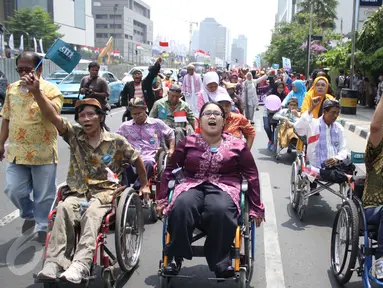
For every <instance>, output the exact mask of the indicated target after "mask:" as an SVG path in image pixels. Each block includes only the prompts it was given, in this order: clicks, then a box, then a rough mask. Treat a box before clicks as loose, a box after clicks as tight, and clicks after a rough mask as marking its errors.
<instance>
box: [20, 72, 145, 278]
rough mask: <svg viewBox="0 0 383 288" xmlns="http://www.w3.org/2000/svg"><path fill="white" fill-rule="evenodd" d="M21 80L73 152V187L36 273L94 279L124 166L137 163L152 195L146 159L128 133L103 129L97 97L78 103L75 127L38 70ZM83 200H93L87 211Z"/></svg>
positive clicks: (61, 206) (61, 205)
mask: <svg viewBox="0 0 383 288" xmlns="http://www.w3.org/2000/svg"><path fill="white" fill-rule="evenodd" d="M22 81H23V82H25V84H26V86H27V88H28V89H29V91H30V92H31V93H32V94H33V96H34V98H35V100H36V102H37V103H38V105H39V107H40V109H41V112H42V114H43V115H44V117H46V118H47V119H48V120H49V121H50V122H52V124H54V125H55V126H56V128H57V130H58V132H59V133H60V135H61V137H63V139H64V140H65V141H66V142H67V143H68V144H69V146H70V150H71V157H70V163H69V171H68V175H67V186H68V189H66V191H65V195H63V199H64V201H62V202H60V203H59V204H58V206H57V208H56V209H57V214H56V218H55V221H54V225H53V228H52V233H51V237H50V238H49V242H48V247H47V251H46V259H45V264H44V268H43V270H42V271H40V272H39V273H38V275H37V277H38V279H40V280H44V279H56V278H57V276H58V275H59V278H60V279H64V280H67V281H69V282H72V283H80V282H81V281H82V279H84V278H86V277H89V274H90V267H91V264H92V262H93V256H94V251H95V249H96V238H97V235H98V231H99V229H100V227H101V223H102V221H103V219H104V216H105V215H106V214H107V213H108V211H109V210H110V209H111V202H112V199H113V198H114V197H115V196H116V194H118V193H121V192H122V191H123V190H124V189H125V187H121V186H120V185H119V180H118V176H120V174H121V173H122V172H123V168H124V167H123V166H124V164H126V163H129V164H131V165H134V166H135V167H136V169H137V173H138V176H139V178H140V183H141V184H142V185H141V188H140V193H149V189H148V187H147V179H146V171H145V167H144V163H143V161H142V159H141V157H140V156H139V154H138V151H136V150H135V149H133V148H132V146H131V145H130V144H129V143H128V142H127V140H126V139H125V138H124V137H122V136H120V135H117V134H114V133H109V132H107V131H106V130H105V129H104V127H103V126H102V123H104V122H103V120H104V118H105V114H104V112H103V110H102V107H101V105H100V103H99V102H98V101H97V100H96V99H84V100H79V101H77V102H76V105H75V120H76V121H77V122H78V124H79V125H78V124H75V125H72V124H71V123H70V122H69V121H67V120H66V119H64V118H62V117H61V116H60V115H59V114H58V113H57V111H56V110H55V109H54V107H53V105H52V104H51V103H50V100H49V99H48V98H47V97H46V96H45V95H44V94H43V93H42V92H41V91H40V83H39V79H38V78H37V77H36V75H35V74H34V73H30V74H28V75H26V76H25V77H23V79H22ZM82 202H88V208H87V210H86V211H85V212H84V214H83V215H81V204H82ZM76 224H80V225H81V234H80V239H79V242H78V244H77V248H76V251H73V250H74V244H75V229H74V227H75V225H76ZM73 254H74V255H73ZM72 257H73V261H72ZM59 273H61V274H59Z"/></svg>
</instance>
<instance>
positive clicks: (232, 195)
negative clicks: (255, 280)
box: [157, 103, 264, 278]
mask: <svg viewBox="0 0 383 288" xmlns="http://www.w3.org/2000/svg"><path fill="white" fill-rule="evenodd" d="M224 118H225V111H224V110H223V108H222V107H221V106H220V105H219V104H217V103H206V104H204V105H203V107H202V109H201V112H200V124H201V134H196V135H189V136H187V137H186V138H185V139H184V140H183V141H182V142H181V143H179V144H178V145H177V147H176V151H175V153H174V154H173V157H172V159H171V163H170V164H169V165H168V167H167V168H166V170H165V172H164V176H163V178H162V181H161V186H160V191H159V193H158V195H157V199H158V200H159V201H158V202H157V203H158V206H159V209H160V210H161V209H163V208H165V205H166V203H168V202H167V201H168V199H167V197H168V182H169V181H170V180H172V179H174V178H176V179H178V185H176V186H175V190H174V193H173V196H172V199H171V202H170V204H169V206H167V207H166V208H165V209H164V210H163V211H164V214H166V215H169V217H168V232H169V234H170V238H171V240H170V243H169V245H167V247H166V248H165V249H166V251H167V253H168V255H169V259H172V260H171V261H169V264H168V265H167V266H166V267H165V271H164V273H165V274H168V275H177V274H178V272H179V270H180V268H181V264H182V260H183V258H185V259H189V260H190V259H191V258H192V255H193V254H192V250H191V239H192V236H193V231H194V229H195V228H196V227H197V228H199V229H201V230H203V231H204V232H205V233H206V235H207V238H206V241H205V245H204V250H205V256H206V259H207V262H208V265H209V268H210V270H211V271H214V272H215V273H216V276H217V277H218V278H224V277H231V276H233V275H234V270H233V267H231V258H230V251H231V246H232V244H233V240H234V236H235V231H236V227H237V225H238V222H237V221H238V220H237V218H238V216H239V213H240V211H241V210H240V207H239V206H240V205H239V200H240V185H241V181H242V179H243V178H245V179H246V180H247V181H248V183H249V190H248V198H249V205H250V215H251V216H252V217H253V218H255V220H256V224H257V226H259V225H260V224H261V222H262V220H263V219H264V207H263V204H262V202H261V199H260V187H259V179H258V170H257V167H256V164H255V162H254V158H253V156H252V155H251V152H250V150H249V148H248V147H247V145H246V143H245V142H243V141H241V140H239V139H237V138H235V137H233V136H231V135H229V134H226V133H224V132H223V128H224V124H225V123H224ZM180 172H181V173H180ZM177 175H178V176H177ZM176 176H177V177H176ZM161 205H162V207H161Z"/></svg>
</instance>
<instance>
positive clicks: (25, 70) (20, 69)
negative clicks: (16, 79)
mask: <svg viewBox="0 0 383 288" xmlns="http://www.w3.org/2000/svg"><path fill="white" fill-rule="evenodd" d="M15 70H16V72H17V73H19V74H21V73H23V72H25V73H31V72H32V71H33V68H30V67H20V68H16V69H15Z"/></svg>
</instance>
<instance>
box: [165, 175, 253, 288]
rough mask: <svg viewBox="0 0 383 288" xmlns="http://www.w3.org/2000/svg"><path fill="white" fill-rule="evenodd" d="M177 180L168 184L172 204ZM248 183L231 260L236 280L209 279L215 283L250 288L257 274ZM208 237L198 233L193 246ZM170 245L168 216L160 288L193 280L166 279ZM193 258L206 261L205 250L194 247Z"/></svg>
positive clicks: (170, 276) (245, 188)
mask: <svg viewBox="0 0 383 288" xmlns="http://www.w3.org/2000/svg"><path fill="white" fill-rule="evenodd" d="M175 184H176V182H175V180H172V181H169V185H168V187H169V189H170V193H169V200H168V203H171V201H172V196H173V191H174V187H175ZM247 191H248V183H247V181H246V180H243V182H242V184H241V197H240V207H241V216H240V217H239V219H238V226H237V230H236V234H235V239H234V243H233V246H232V251H231V256H232V259H233V260H234V270H235V276H234V277H233V278H209V279H208V280H212V281H234V282H236V283H237V284H238V286H237V287H239V288H246V287H249V286H248V285H249V284H250V281H251V278H252V275H253V270H254V258H255V224H254V221H251V220H250V217H249V201H248V199H247ZM205 236H206V234H205V233H204V232H203V231H200V230H198V229H195V231H194V233H193V239H192V243H194V242H196V241H198V240H200V239H202V238H204V237H205ZM169 242H170V234H169V233H168V232H167V216H164V218H163V226H162V247H163V250H162V259H161V260H160V262H159V271H158V276H159V282H160V286H159V287H160V288H168V287H170V285H171V280H172V278H193V277H192V276H182V275H177V276H173V275H166V274H165V273H164V269H165V267H166V266H167V264H168V261H169V259H168V255H167V253H166V250H165V247H166V245H167V244H168V243H169ZM192 251H193V256H194V257H204V256H205V255H204V247H203V246H195V245H193V246H192Z"/></svg>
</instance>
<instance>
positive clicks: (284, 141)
mask: <svg viewBox="0 0 383 288" xmlns="http://www.w3.org/2000/svg"><path fill="white" fill-rule="evenodd" d="M287 107H288V108H284V109H281V110H279V111H278V112H277V113H275V114H274V116H273V120H277V121H279V129H278V135H276V137H278V143H279V145H280V146H281V147H288V149H287V153H291V147H292V146H293V145H296V144H297V140H298V137H297V135H296V134H295V133H294V124H295V122H297V120H298V118H299V117H300V115H299V113H298V111H297V110H298V99H297V98H296V97H291V98H290V99H289V100H288V102H287Z"/></svg>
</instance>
